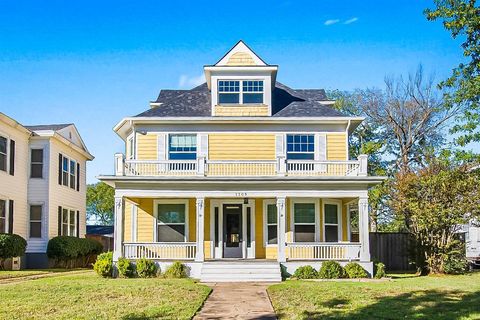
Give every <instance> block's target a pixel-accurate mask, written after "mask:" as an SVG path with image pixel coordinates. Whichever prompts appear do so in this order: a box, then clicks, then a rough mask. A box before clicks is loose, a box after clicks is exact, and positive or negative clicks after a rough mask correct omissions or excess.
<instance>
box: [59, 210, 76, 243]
mask: <svg viewBox="0 0 480 320" xmlns="http://www.w3.org/2000/svg"><path fill="white" fill-rule="evenodd" d="M60 207H61V208H62V216H61V218H62V220H61V223H62V228H61V230H60V231H61V235H62V236H69V237H76V236H77V224H78V221H77V211H78V210H75V209H73V208H71V207H64V206H60ZM63 210H67V215H68V231H67V233H68V234H63ZM70 211H73V212H74V215H73V221H74V224H73V225H74V227H75V231H74V232H73V235H71V234H70V224H71V221H70Z"/></svg>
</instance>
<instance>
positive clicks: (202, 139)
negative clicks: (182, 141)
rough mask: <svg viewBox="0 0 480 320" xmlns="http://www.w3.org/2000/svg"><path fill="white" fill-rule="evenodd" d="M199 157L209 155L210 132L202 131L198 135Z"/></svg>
mask: <svg viewBox="0 0 480 320" xmlns="http://www.w3.org/2000/svg"><path fill="white" fill-rule="evenodd" d="M197 151H198V152H197V157H204V158H206V157H207V156H208V134H206V133H200V134H198V135H197Z"/></svg>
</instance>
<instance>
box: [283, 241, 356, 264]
mask: <svg viewBox="0 0 480 320" xmlns="http://www.w3.org/2000/svg"><path fill="white" fill-rule="evenodd" d="M360 247H361V245H360V244H359V243H326V242H291V243H287V253H288V256H287V258H288V260H348V261H351V260H359V259H360Z"/></svg>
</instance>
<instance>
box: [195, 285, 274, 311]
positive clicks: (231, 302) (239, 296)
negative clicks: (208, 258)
mask: <svg viewBox="0 0 480 320" xmlns="http://www.w3.org/2000/svg"><path fill="white" fill-rule="evenodd" d="M207 285H208V286H209V287H211V288H212V289H213V292H212V293H211V294H210V296H209V297H208V299H207V301H206V302H205V305H204V306H203V308H202V310H200V312H199V313H198V314H197V315H196V316H195V317H194V318H193V319H195V320H204V319H251V320H253V319H262V320H273V319H277V317H276V316H275V312H274V311H273V307H272V304H271V303H270V299H269V298H268V294H267V291H266V288H267V287H268V284H262V283H249V282H242V283H238V282H236V283H212V284H208V283H207Z"/></svg>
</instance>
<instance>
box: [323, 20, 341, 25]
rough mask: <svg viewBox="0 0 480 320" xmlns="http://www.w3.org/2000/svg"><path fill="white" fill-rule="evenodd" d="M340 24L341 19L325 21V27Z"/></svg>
mask: <svg viewBox="0 0 480 320" xmlns="http://www.w3.org/2000/svg"><path fill="white" fill-rule="evenodd" d="M339 22H340V20H339V19H330V20H327V21H325V23H324V25H326V26H331V25H332V24H335V23H339Z"/></svg>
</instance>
